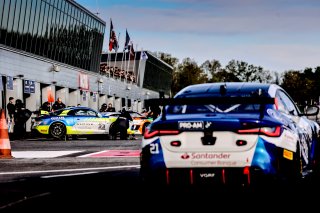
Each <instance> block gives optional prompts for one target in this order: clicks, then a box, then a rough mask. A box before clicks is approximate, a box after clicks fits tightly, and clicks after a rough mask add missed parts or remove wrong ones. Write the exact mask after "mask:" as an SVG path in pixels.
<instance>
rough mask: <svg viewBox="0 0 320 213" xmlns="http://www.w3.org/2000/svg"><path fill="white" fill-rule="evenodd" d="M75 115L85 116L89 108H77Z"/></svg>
mask: <svg viewBox="0 0 320 213" xmlns="http://www.w3.org/2000/svg"><path fill="white" fill-rule="evenodd" d="M75 115H76V116H85V115H87V110H84V109H78V110H75Z"/></svg>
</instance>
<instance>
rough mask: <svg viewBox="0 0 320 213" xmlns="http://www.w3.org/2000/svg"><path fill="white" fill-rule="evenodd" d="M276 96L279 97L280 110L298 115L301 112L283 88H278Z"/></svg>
mask: <svg viewBox="0 0 320 213" xmlns="http://www.w3.org/2000/svg"><path fill="white" fill-rule="evenodd" d="M276 96H277V98H278V107H279V110H280V111H282V112H285V113H287V114H291V115H296V116H297V115H298V114H299V111H298V108H297V107H296V105H295V104H294V102H293V101H292V99H291V98H290V97H289V95H288V94H286V93H285V92H283V91H282V90H278V91H277V94H276Z"/></svg>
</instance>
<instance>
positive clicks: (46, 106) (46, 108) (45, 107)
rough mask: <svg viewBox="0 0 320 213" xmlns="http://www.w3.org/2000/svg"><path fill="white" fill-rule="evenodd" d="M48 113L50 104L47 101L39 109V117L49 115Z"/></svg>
mask: <svg viewBox="0 0 320 213" xmlns="http://www.w3.org/2000/svg"><path fill="white" fill-rule="evenodd" d="M50 111H51V106H50V103H49V102H48V101H46V102H44V103H43V104H42V106H41V107H40V115H46V114H49V112H50Z"/></svg>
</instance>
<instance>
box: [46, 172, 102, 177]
mask: <svg viewBox="0 0 320 213" xmlns="http://www.w3.org/2000/svg"><path fill="white" fill-rule="evenodd" d="M95 173H98V172H81V173H70V174H63V175H47V176H41V178H55V177H68V176H77V175H89V174H95Z"/></svg>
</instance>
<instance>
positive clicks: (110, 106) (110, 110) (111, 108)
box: [107, 103, 116, 112]
mask: <svg viewBox="0 0 320 213" xmlns="http://www.w3.org/2000/svg"><path fill="white" fill-rule="evenodd" d="M115 111H116V109H115V108H114V107H112V103H109V104H108V108H107V112H115Z"/></svg>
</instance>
